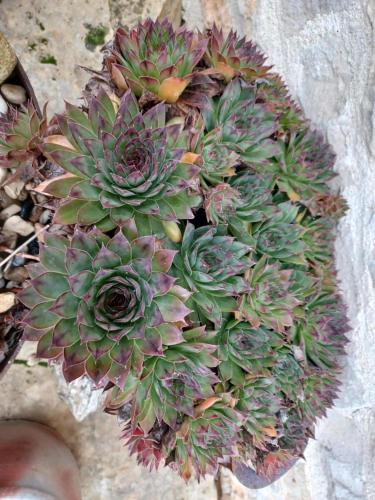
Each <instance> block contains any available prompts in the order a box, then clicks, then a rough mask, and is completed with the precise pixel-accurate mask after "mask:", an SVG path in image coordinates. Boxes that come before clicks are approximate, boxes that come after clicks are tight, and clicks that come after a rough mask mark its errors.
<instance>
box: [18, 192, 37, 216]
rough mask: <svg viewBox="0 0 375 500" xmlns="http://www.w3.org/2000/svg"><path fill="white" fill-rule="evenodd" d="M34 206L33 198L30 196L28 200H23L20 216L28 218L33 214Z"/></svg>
mask: <svg viewBox="0 0 375 500" xmlns="http://www.w3.org/2000/svg"><path fill="white" fill-rule="evenodd" d="M33 206H34V203H33V200H32V199H31V198H30V197H29V196H28V197H27V198H26V200H24V201H23V202H22V205H21V212H20V217H22V219H28V218H29V216H30V214H31V210H32V208H33ZM35 222H36V221H35Z"/></svg>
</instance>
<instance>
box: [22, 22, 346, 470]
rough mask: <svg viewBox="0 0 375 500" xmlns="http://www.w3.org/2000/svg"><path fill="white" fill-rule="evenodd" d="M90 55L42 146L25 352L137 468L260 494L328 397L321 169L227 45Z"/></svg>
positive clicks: (165, 45)
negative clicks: (239, 471)
mask: <svg viewBox="0 0 375 500" xmlns="http://www.w3.org/2000/svg"><path fill="white" fill-rule="evenodd" d="M104 53H105V57H104V63H103V69H102V71H101V72H100V73H95V74H94V76H93V77H92V78H91V80H90V82H89V84H88V85H87V87H86V89H85V91H84V94H83V95H84V102H83V104H82V105H81V106H73V105H71V104H67V105H66V111H65V113H64V114H62V115H57V116H56V117H55V119H54V131H55V132H56V131H57V133H55V134H54V135H49V136H48V137H47V138H45V139H44V140H43V145H42V146H41V148H42V151H43V154H44V155H45V157H46V158H47V159H48V160H49V161H50V162H52V163H53V164H55V166H58V167H61V169H62V170H61V175H59V176H58V177H54V178H52V179H51V180H50V181H48V182H47V185H46V186H44V192H45V193H47V194H49V195H50V197H51V199H52V200H53V199H56V198H59V199H61V200H60V202H59V203H58V207H57V209H56V212H55V216H54V224H52V227H51V229H50V230H49V234H47V235H46V236H45V245H44V247H43V248H42V250H41V254H40V262H39V263H37V264H35V265H32V266H30V269H29V271H30V281H29V283H28V287H27V288H25V289H24V290H23V291H22V293H21V295H20V300H21V301H22V302H23V303H24V304H25V305H26V306H27V307H28V308H29V309H30V310H29V312H28V313H27V314H26V315H25V317H24V327H25V338H27V339H30V340H34V341H37V342H38V347H37V353H38V356H39V357H40V358H43V359H48V360H51V361H52V362H54V363H61V365H62V369H63V372H64V374H65V377H66V379H67V380H68V381H72V380H74V379H77V378H79V377H89V378H90V379H91V380H92V381H93V382H94V383H95V384H96V385H97V386H99V387H102V388H104V389H106V390H107V403H106V404H107V408H106V409H107V411H108V412H109V413H114V414H118V415H119V416H120V418H121V422H122V425H123V430H124V432H123V436H124V439H125V440H126V443H127V444H128V446H129V449H130V451H131V452H132V453H134V454H136V456H137V458H138V461H139V463H141V464H144V465H146V466H148V467H151V468H153V467H156V468H157V467H158V466H159V465H160V464H164V465H167V466H169V467H171V468H173V469H175V470H177V471H178V473H179V474H181V475H182V476H183V477H184V478H185V479H188V478H190V477H191V476H195V477H196V478H198V479H199V478H200V477H201V476H204V475H205V474H215V473H216V472H217V470H218V467H219V465H220V464H223V465H226V466H229V467H231V468H232V469H235V468H236V464H237V465H238V464H245V465H246V466H249V467H251V468H252V469H254V470H255V471H256V473H257V474H258V475H259V476H264V477H266V478H269V479H272V477H274V476H275V474H276V475H277V473H278V471H279V470H280V469H281V468H282V467H285V466H286V465H287V464H289V463H291V461H293V459H295V458H296V457H299V456H302V453H303V450H304V448H305V446H306V443H307V440H308V438H309V437H311V436H312V435H313V427H314V423H315V421H316V419H317V418H318V417H321V416H322V415H324V414H325V411H326V408H328V407H329V406H331V405H332V401H333V399H334V398H335V396H336V393H337V388H338V382H337V375H338V373H339V369H340V367H339V364H338V363H339V359H340V355H342V354H343V351H344V345H345V330H346V321H345V312H344V311H343V307H342V304H341V301H340V296H339V292H338V289H337V284H336V277H335V270H334V264H333V248H332V241H333V239H334V233H333V231H334V228H335V225H336V222H337V219H338V218H339V217H340V216H341V215H342V214H343V212H344V211H345V203H344V202H343V200H342V199H341V198H340V196H339V195H335V194H332V193H331V192H330V187H329V181H330V180H331V179H332V178H333V177H334V172H333V164H334V154H333V152H332V150H331V148H330V146H329V145H327V144H326V143H325V142H324V140H323V138H322V136H321V134H319V132H317V131H315V130H312V129H311V127H310V125H309V123H308V122H307V121H306V119H305V118H304V115H303V113H302V111H301V109H299V107H298V106H297V105H296V104H295V103H294V102H293V100H292V99H291V98H290V96H289V94H288V91H287V89H286V87H285V85H284V84H283V82H282V80H281V78H280V77H279V76H278V75H277V74H275V73H273V72H272V69H271V67H270V66H266V65H265V57H264V56H263V55H262V54H261V53H260V52H259V50H258V49H257V47H256V46H255V45H254V44H253V43H252V42H248V41H246V40H245V39H243V38H242V39H241V38H239V37H238V36H237V34H236V33H234V32H231V33H229V35H227V36H226V35H224V34H223V32H222V31H221V30H220V29H218V28H217V27H216V26H213V28H212V29H210V30H207V31H205V32H204V33H199V32H192V31H189V30H187V29H186V28H180V29H177V30H174V29H173V28H172V25H171V24H170V23H169V21H167V20H164V21H156V22H153V21H151V20H146V21H145V22H143V23H140V24H138V26H137V27H136V28H134V29H131V30H129V29H125V28H119V29H118V30H117V33H116V35H115V38H114V40H113V42H111V43H109V44H107V46H106V47H105V52H104Z"/></svg>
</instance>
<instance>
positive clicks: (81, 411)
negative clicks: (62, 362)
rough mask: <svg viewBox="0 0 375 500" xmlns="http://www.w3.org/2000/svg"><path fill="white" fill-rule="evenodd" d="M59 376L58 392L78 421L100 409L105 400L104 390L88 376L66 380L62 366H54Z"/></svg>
mask: <svg viewBox="0 0 375 500" xmlns="http://www.w3.org/2000/svg"><path fill="white" fill-rule="evenodd" d="M54 370H55V374H56V376H57V383H58V394H59V396H60V398H61V399H62V400H63V401H65V402H66V403H67V405H68V406H69V408H70V410H71V412H72V414H73V416H74V417H75V419H76V420H77V422H83V420H84V419H85V418H86V417H88V416H89V415H90V414H91V413H94V412H95V411H97V410H99V409H100V408H101V406H102V402H103V400H104V396H103V391H101V390H98V389H96V388H95V386H94V384H93V383H92V382H91V381H90V379H88V378H82V379H78V380H74V381H73V382H71V383H70V384H68V383H67V382H66V381H65V378H64V376H63V374H62V369H61V367H60V366H54Z"/></svg>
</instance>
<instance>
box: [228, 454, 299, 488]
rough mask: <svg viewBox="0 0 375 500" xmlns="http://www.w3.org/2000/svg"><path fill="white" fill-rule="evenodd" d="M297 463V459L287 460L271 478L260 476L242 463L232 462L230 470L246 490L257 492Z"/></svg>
mask: <svg viewBox="0 0 375 500" xmlns="http://www.w3.org/2000/svg"><path fill="white" fill-rule="evenodd" d="M297 461H298V458H293V459H291V460H289V461H288V462H287V463H285V464H284V465H283V467H280V468H279V469H277V472H275V473H274V474H273V475H272V476H271V477H265V476H260V475H259V474H257V473H256V471H255V470H254V469H252V468H251V467H249V466H248V465H246V464H244V463H242V462H233V463H232V465H231V467H230V470H231V471H232V472H233V474H234V475H235V476H236V478H237V479H238V480H239V482H240V483H241V484H243V485H244V486H246V488H249V489H251V490H258V489H261V488H265V487H266V486H269V485H270V484H272V483H274V482H275V481H277V480H278V479H280V478H281V477H282V476H284V475H285V474H286V473H287V472H288V471H289V470H290V469H291V468H292V467H293V465H294V464H295V463H296V462H297Z"/></svg>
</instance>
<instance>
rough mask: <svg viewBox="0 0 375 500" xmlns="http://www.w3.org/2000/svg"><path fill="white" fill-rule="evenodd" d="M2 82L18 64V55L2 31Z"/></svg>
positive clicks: (0, 68)
mask: <svg viewBox="0 0 375 500" xmlns="http://www.w3.org/2000/svg"><path fill="white" fill-rule="evenodd" d="M0 61H1V64H0V84H2V83H3V82H5V80H6V79H7V78H8V76H10V74H11V73H12V71H13V70H14V68H15V67H16V64H17V56H16V54H15V52H14V50H13V49H12V47H11V46H10V45H9V42H8V41H7V39H6V38H5V36H4V35H3V34H2V33H1V32H0Z"/></svg>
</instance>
